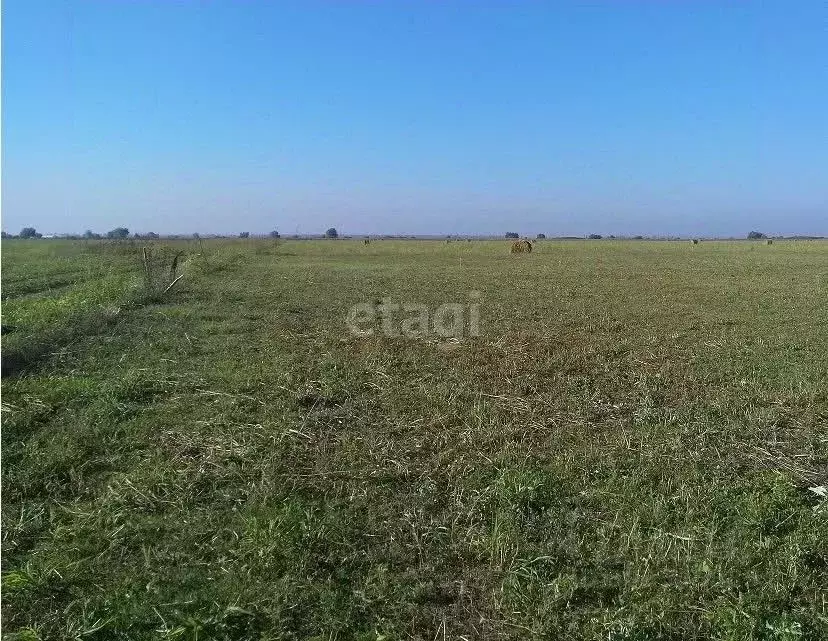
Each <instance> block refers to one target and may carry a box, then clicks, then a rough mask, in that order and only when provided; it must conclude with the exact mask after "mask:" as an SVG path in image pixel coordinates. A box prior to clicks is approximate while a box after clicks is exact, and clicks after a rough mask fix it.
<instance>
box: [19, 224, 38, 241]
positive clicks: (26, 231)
mask: <svg viewBox="0 0 828 641" xmlns="http://www.w3.org/2000/svg"><path fill="white" fill-rule="evenodd" d="M42 237H43V234H38V233H37V230H36V229H35V228H34V227H24V228H23V229H21V230H20V238H42Z"/></svg>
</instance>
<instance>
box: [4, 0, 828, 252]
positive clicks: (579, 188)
mask: <svg viewBox="0 0 828 641" xmlns="http://www.w3.org/2000/svg"><path fill="white" fill-rule="evenodd" d="M2 6H3V16H2V17H3V26H2V31H3V33H2V36H3V40H2V46H3V52H2V53H3V69H2V72H3V73H2V85H3V140H2V147H3V149H2V163H3V165H2V171H3V185H2V187H3V194H2V205H3V207H2V226H3V229H5V230H7V231H10V232H13V233H16V232H17V231H19V229H20V228H21V227H23V226H25V225H32V226H35V227H37V228H38V230H39V231H42V232H44V233H55V232H82V231H83V230H85V229H93V230H97V231H106V230H108V229H111V228H113V227H116V226H121V225H123V226H127V227H129V228H130V229H131V230H134V231H145V232H146V231H157V232H161V233H163V232H167V233H190V232H194V231H199V232H202V233H210V232H214V233H238V232H241V231H250V232H252V233H264V232H267V231H269V230H271V229H278V230H279V231H281V232H282V233H287V234H292V233H296V232H299V233H319V232H321V231H324V230H325V229H326V228H327V227H329V226H336V227H337V228H338V229H339V230H340V232H342V233H406V234H427V233H435V234H465V233H495V234H501V233H504V232H505V231H517V232H520V233H523V234H535V233H538V232H544V233H546V234H547V235H584V234H588V233H592V232H595V233H603V234H616V235H618V234H682V235H737V236H743V235H745V234H747V232H748V231H750V230H751V229H759V230H761V231H765V232H766V233H774V234H776V233H782V234H797V233H800V234H805V233H816V234H824V235H828V36H826V34H827V33H828V3H825V2H824V1H823V0H813V1H812V0H798V1H796V2H791V1H790V0H786V1H772V0H768V1H763V2H759V1H757V2H748V1H747V0H743V1H726V0H722V1H717V2H714V1H712V0H709V1H701V0H700V1H698V2H693V1H691V0H671V1H667V0H665V1H663V2H658V1H656V0H650V1H647V2H643V1H642V2H634V1H632V0H627V1H623V0H606V1H604V2H597V1H593V2H558V3H541V2H529V1H526V2H520V1H518V0H514V1H512V2H502V3H496V2H485V1H484V2H471V1H467V2H436V1H417V2H414V1H411V2H393V1H390V0H388V1H384V2H380V1H370V2H369V1H360V2H356V1H355V2H345V1H340V2H328V3H321V2H310V1H307V0H305V1H302V2H264V1H262V2H255V1H250V0H244V1H242V0H234V1H229V0H226V1H218V0H214V1H209V2H167V1H162V0H157V1H155V2H150V1H147V0H144V1H140V2H139V1H131V2H127V1H119V0H100V1H85V2H79V1H66V0H64V1H61V0H49V1H43V0H6V1H5V2H3V5H2Z"/></svg>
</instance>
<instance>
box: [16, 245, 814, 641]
mask: <svg viewBox="0 0 828 641" xmlns="http://www.w3.org/2000/svg"><path fill="white" fill-rule="evenodd" d="M137 242H138V244H135V243H132V242H124V243H120V244H118V243H111V242H106V241H104V242H100V241H98V242H95V241H91V242H88V243H87V242H82V241H75V242H72V241H48V240H40V241H19V240H12V241H4V242H3V244H2V269H3V271H2V296H3V308H2V312H3V325H4V335H3V358H4V374H5V376H4V378H3V389H2V392H3V396H2V402H3V414H2V418H3V426H2V481H3V486H2V499H3V503H2V546H3V548H2V560H3V567H2V569H3V595H2V596H3V604H2V607H3V620H2V622H3V632H4V633H5V634H8V635H9V636H8V638H9V639H14V638H17V639H37V638H40V639H75V638H83V639H97V640H104V639H106V640H109V639H117V640H124V641H126V640H130V641H133V640H143V639H181V640H183V639H192V640H195V639H199V640H205V639H228V640H230V639H233V640H235V639H313V638H315V639H326V640H332V639H361V640H365V641H367V640H371V641H379V640H380V639H386V640H389V641H390V640H393V639H424V640H428V641H431V640H433V639H461V638H465V639H527V638H548V639H561V640H563V639H613V640H620V639H636V640H644V639H720V640H742V639H745V640H747V639H776V640H793V639H827V638H828V499H826V498H825V497H824V496H820V493H821V492H824V489H820V488H824V486H825V485H827V484H828V243H826V242H818V241H814V242H805V241H802V242H793V241H790V242H786V241H777V242H776V243H775V244H773V245H765V244H764V243H752V242H702V243H701V244H699V245H692V244H690V243H688V242H680V243H679V242H646V241H643V242H639V241H552V240H548V241H541V242H540V243H538V244H537V245H536V247H535V251H533V252H532V253H531V254H530V255H510V254H509V252H508V248H509V244H510V243H509V242H507V241H498V242H495V241H486V242H482V241H476V242H465V241H462V242H452V243H445V242H442V241H430V242H429V241H385V240H383V241H372V242H371V243H370V244H369V245H363V243H362V241H347V240H340V241H290V240H288V241H280V242H278V243H276V242H274V241H272V240H250V241H243V240H235V241H228V240H224V241H209V242H208V241H205V242H204V243H203V245H200V244H199V243H196V242H193V241H179V242H168V243H164V242H158V241H155V244H154V247H153V248H152V254H151V255H152V256H153V257H158V260H159V262H158V265H157V266H153V270H155V271H153V278H155V279H156V280H158V279H161V275H163V273H164V270H165V269H167V267H166V265H168V264H169V261H171V260H172V256H174V255H175V253H176V252H177V251H183V252H184V254H183V255H182V256H181V261H180V262H181V264H180V266H179V267H178V273H181V272H182V270H183V273H184V276H183V278H182V279H181V280H180V281H179V282H178V284H176V285H175V286H174V287H173V288H172V289H171V290H170V291H169V292H167V293H166V294H160V293H159V292H160V289H154V290H153V291H147V286H146V284H145V282H144V280H145V277H146V275H145V273H144V272H143V271H142V270H143V267H142V264H141V261H140V256H141V247H143V246H144V243H142V242H141V241H137ZM165 261H166V262H165ZM156 272H157V273H156ZM161 282H163V281H161ZM472 292H479V298H474V297H473V295H472ZM384 298H390V299H391V301H392V302H395V303H407V304H415V303H418V304H423V305H425V306H426V307H425V310H426V312H427V313H428V314H429V315H430V316H431V317H433V316H434V314H435V312H436V310H437V308H438V307H439V306H440V305H442V304H447V303H457V304H461V305H463V310H464V316H465V320H466V322H467V323H468V317H469V316H470V314H471V311H470V309H471V308H470V307H469V306H470V305H478V306H479V316H480V322H479V330H480V331H479V335H478V336H469V335H468V331H467V330H466V331H464V333H463V335H462V336H459V337H457V338H452V337H444V336H440V335H436V334H434V333H432V332H429V333H428V334H427V335H424V336H420V337H407V336H391V335H386V332H384V331H383V327H382V324H381V322H380V321H379V320H377V321H376V322H375V323H374V324H373V325H372V324H371V323H368V322H366V323H364V324H363V325H362V328H363V329H372V328H373V329H374V331H373V333H370V334H368V333H367V332H366V333H363V334H355V333H353V332H351V331H350V330H349V327H348V324H347V319H348V315H349V310H350V309H351V307H352V306H353V305H355V304H360V303H368V304H371V305H375V304H377V303H379V302H381V301H382V299H384ZM410 315H411V314H398V318H400V319H402V318H405V317H407V316H410ZM395 322H397V325H399V321H395ZM389 325H390V324H389ZM392 328H393V327H392ZM16 631H17V634H13V633H15V632H16ZM4 638H6V637H4Z"/></svg>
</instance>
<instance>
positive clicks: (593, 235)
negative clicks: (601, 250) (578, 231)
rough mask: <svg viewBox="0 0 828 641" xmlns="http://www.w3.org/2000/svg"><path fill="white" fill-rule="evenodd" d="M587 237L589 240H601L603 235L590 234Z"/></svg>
mask: <svg viewBox="0 0 828 641" xmlns="http://www.w3.org/2000/svg"><path fill="white" fill-rule="evenodd" d="M587 238H589V239H590V240H601V239H602V238H603V236H602V235H601V234H590V235H589V236H587Z"/></svg>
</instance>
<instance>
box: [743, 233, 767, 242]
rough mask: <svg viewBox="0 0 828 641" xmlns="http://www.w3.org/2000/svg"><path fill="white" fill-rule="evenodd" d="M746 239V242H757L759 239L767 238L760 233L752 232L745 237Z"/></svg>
mask: <svg viewBox="0 0 828 641" xmlns="http://www.w3.org/2000/svg"><path fill="white" fill-rule="evenodd" d="M747 237H748V240H758V239H760V238H767V236H766V235H765V234H763V233H762V232H760V231H752V232H750V233H749V234H748V235H747Z"/></svg>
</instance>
